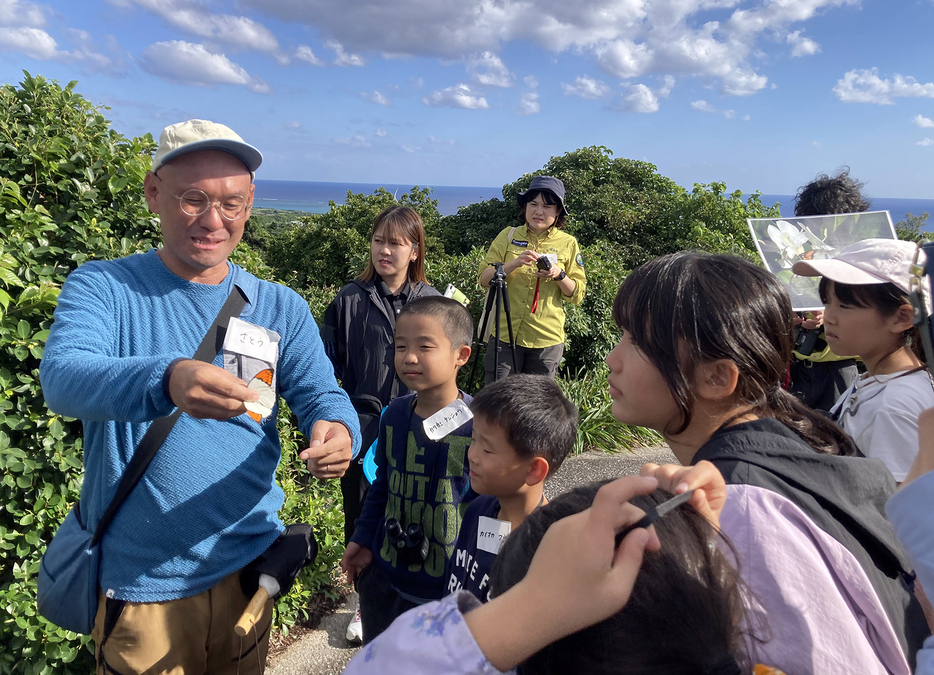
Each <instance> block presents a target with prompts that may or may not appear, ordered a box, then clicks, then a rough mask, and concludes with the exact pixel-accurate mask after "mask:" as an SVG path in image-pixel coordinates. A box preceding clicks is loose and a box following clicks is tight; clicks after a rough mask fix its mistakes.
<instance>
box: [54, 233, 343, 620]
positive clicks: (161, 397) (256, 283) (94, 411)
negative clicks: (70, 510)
mask: <svg viewBox="0 0 934 675" xmlns="http://www.w3.org/2000/svg"><path fill="white" fill-rule="evenodd" d="M229 266H230V273H229V274H228V275H227V277H226V278H225V279H224V281H222V282H221V283H220V284H217V285H207V284H198V283H193V282H189V281H186V280H184V279H181V278H180V277H178V276H176V275H175V274H173V273H172V272H171V271H169V269H168V268H166V267H165V265H164V264H163V263H162V261H161V260H160V259H159V257H158V255H156V253H155V252H154V251H150V252H149V253H147V254H143V255H135V256H130V257H127V258H122V259H120V260H114V261H107V262H89V263H86V264H84V265H82V266H81V267H80V268H78V269H77V270H75V271H74V272H72V273H71V275H69V277H68V279H67V281H66V282H65V284H64V286H63V288H62V292H61V295H60V296H59V300H58V307H57V309H56V310H55V321H54V323H53V325H52V329H51V332H50V334H49V338H48V341H47V343H46V348H45V354H44V356H43V359H42V364H41V368H40V377H41V381H42V390H43V394H44V396H45V399H46V403H47V404H48V406H49V408H50V409H52V410H54V411H55V412H58V413H60V414H63V415H68V416H71V417H77V418H80V419H81V420H82V422H83V424H84V464H85V475H84V483H83V486H82V491H81V512H82V515H83V516H84V518H86V519H87V522H88V525H89V527H90V528H91V529H93V528H94V527H95V526H96V525H97V523H98V521H99V520H100V518H101V516H102V515H103V512H104V510H105V509H106V507H107V505H108V504H109V502H110V500H111V498H112V497H113V494H114V492H115V490H116V486H117V484H118V483H119V481H120V478H121V476H122V475H123V473H124V471H125V470H126V467H127V464H128V462H129V460H130V458H131V457H132V454H133V452H134V450H135V449H136V447H137V446H138V445H139V442H140V440H141V439H142V438H143V435H144V434H145V433H146V429H147V428H148V427H149V424H150V423H151V422H152V421H153V420H154V419H156V418H158V417H161V416H164V415H168V414H170V413H171V412H172V411H173V409H174V406H173V404H172V403H171V401H169V400H168V399H167V398H166V396H165V392H164V391H163V384H162V378H163V374H164V372H165V369H166V367H167V366H168V365H169V364H170V363H171V362H172V361H173V360H174V359H176V358H178V357H189V358H190V357H191V356H192V355H193V354H194V352H195V350H196V349H197V347H198V345H199V344H200V342H201V339H202V338H203V337H204V334H205V333H206V332H207V329H208V327H209V326H210V325H211V323H212V321H213V320H214V317H215V316H216V315H217V313H218V311H219V310H220V308H221V306H222V305H223V304H224V302H225V300H226V299H227V296H228V295H229V294H230V291H231V289H232V287H233V285H234V284H236V285H237V286H238V287H239V288H240V289H241V290H242V291H243V292H244V294H245V295H246V298H247V305H246V306H245V307H244V309H243V311H242V312H241V313H240V318H241V319H243V320H244V321H248V322H250V323H253V324H256V325H259V326H263V327H265V328H267V329H269V330H272V331H275V332H276V333H278V334H279V335H280V336H281V341H280V343H279V345H280V347H279V360H278V365H277V368H276V383H277V385H276V386H277V393H278V394H280V395H281V396H283V397H284V398H285V400H286V401H287V402H288V404H289V407H290V408H291V409H292V411H293V412H295V414H296V415H297V416H298V419H299V421H300V427H301V430H302V432H303V433H305V434H306V436H308V435H310V433H311V428H312V426H313V424H314V422H316V421H317V420H320V419H327V420H334V421H340V422H343V423H344V424H345V425H346V426H347V427H348V429H350V430H351V435H352V437H353V443H354V452H357V450H358V448H359V444H360V438H359V427H358V424H357V415H356V413H355V412H354V410H353V408H352V407H351V406H350V402H349V400H348V399H347V396H346V394H345V393H344V392H343V391H341V390H340V389H339V388H338V386H337V383H336V381H335V379H334V375H333V369H332V368H331V364H330V363H329V362H328V360H327V358H326V356H325V355H324V349H323V347H322V345H321V340H320V338H319V337H318V329H317V326H316V325H315V322H314V319H313V318H312V316H311V313H310V311H309V309H308V305H307V304H306V303H305V302H304V301H303V300H302V299H301V297H299V296H298V294H296V293H294V292H293V291H291V290H290V289H288V288H286V287H284V286H281V285H279V284H273V283H269V282H265V281H261V280H259V279H257V278H256V277H254V276H252V275H251V274H248V273H247V272H245V271H244V270H242V269H241V268H239V267H237V266H236V265H233V264H229ZM214 364H215V365H217V366H219V367H223V353H222V352H221V353H219V354H218V355H217V357H216V358H215V360H214ZM277 410H278V406H277V408H276V409H275V410H274V411H273V414H271V415H270V416H268V417H267V418H266V419H265V420H263V422H262V423H257V422H254V421H253V420H252V419H251V418H250V417H249V416H248V415H246V414H243V415H240V416H238V417H234V418H232V419H229V420H225V421H215V420H199V419H194V418H192V417H190V416H188V415H182V416H181V417H180V418H179V420H178V422H177V423H176V425H175V427H174V428H173V430H172V432H171V433H170V434H169V436H168V438H167V439H166V440H165V442H164V443H163V444H162V446H161V447H160V448H159V450H158V451H157V452H156V455H155V457H154V459H153V460H152V463H151V464H150V465H149V467H148V469H147V470H146V473H145V474H144V476H143V478H142V480H141V481H140V483H139V485H137V487H136V488H135V489H134V490H133V492H132V493H131V494H130V496H129V497H128V498H127V500H126V502H124V504H123V506H122V507H121V508H120V510H119V512H118V513H117V516H116V518H115V519H114V521H113V523H112V524H111V526H110V528H109V529H108V531H107V534H106V535H105V536H104V539H103V541H102V544H101V546H102V549H101V568H100V583H101V587H102V588H103V589H104V591H105V592H110V593H112V595H113V596H114V597H116V598H120V599H123V600H130V601H135V602H155V601H161V600H173V599H177V598H182V597H188V596H191V595H195V594H197V593H200V592H202V591H204V590H207V589H209V588H211V587H213V586H214V585H215V584H216V583H217V582H218V581H220V580H221V579H222V578H224V577H225V576H227V575H229V574H231V573H233V572H235V571H237V570H239V569H241V568H242V567H244V566H245V565H246V564H248V563H249V562H250V561H252V560H253V559H254V558H256V557H257V556H258V555H259V554H260V553H261V552H262V551H264V550H265V549H266V548H267V547H268V546H269V544H270V543H272V541H273V540H274V539H275V538H276V537H277V536H278V534H279V532H280V531H281V530H282V524H281V522H280V521H279V519H278V517H277V515H276V513H277V511H278V510H279V508H280V507H281V506H282V502H283V493H282V490H281V489H280V488H279V487H278V486H277V485H276V484H275V480H274V477H275V470H276V466H277V465H278V463H279V459H280V446H279V436H278V432H277V429H276V413H277Z"/></svg>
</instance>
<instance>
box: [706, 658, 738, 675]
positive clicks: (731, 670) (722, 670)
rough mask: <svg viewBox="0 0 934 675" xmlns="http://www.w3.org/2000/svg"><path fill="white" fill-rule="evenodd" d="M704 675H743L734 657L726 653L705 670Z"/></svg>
mask: <svg viewBox="0 0 934 675" xmlns="http://www.w3.org/2000/svg"><path fill="white" fill-rule="evenodd" d="M704 675H743V671H742V670H741V669H740V667H739V664H738V663H737V662H736V657H734V656H733V655H732V654H727V655H726V656H724V657H723V658H722V659H720V660H719V661H717V662H716V663H715V664H713V665H712V666H710V668H708V669H707V670H705V671H704Z"/></svg>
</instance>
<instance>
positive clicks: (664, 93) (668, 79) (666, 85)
mask: <svg viewBox="0 0 934 675" xmlns="http://www.w3.org/2000/svg"><path fill="white" fill-rule="evenodd" d="M662 82H663V84H662V86H661V87H659V88H658V91H657V92H656V94H658V95H659V96H661V97H662V98H667V97H668V94H670V93H671V90H672V89H674V88H675V78H674V77H673V76H672V75H665V77H664V79H663V80H662Z"/></svg>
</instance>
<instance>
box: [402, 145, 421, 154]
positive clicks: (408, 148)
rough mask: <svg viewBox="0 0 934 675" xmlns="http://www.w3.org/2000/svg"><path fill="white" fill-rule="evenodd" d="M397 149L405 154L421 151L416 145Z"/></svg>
mask: <svg viewBox="0 0 934 675" xmlns="http://www.w3.org/2000/svg"><path fill="white" fill-rule="evenodd" d="M399 147H400V148H402V149H403V150H405V151H406V152H418V151H419V150H420V149H421V148H419V147H418V146H417V145H400V146H399Z"/></svg>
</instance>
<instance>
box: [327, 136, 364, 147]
mask: <svg viewBox="0 0 934 675" xmlns="http://www.w3.org/2000/svg"><path fill="white" fill-rule="evenodd" d="M331 140H333V141H334V142H335V143H337V144H338V145H349V146H351V147H354V148H369V147H370V142H369V141H368V140H367V139H366V136H363V135H362V134H356V135H354V136H350V137H348V138H334V139H331Z"/></svg>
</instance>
